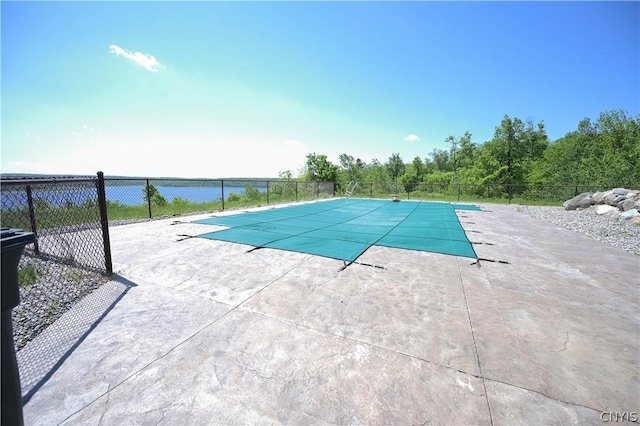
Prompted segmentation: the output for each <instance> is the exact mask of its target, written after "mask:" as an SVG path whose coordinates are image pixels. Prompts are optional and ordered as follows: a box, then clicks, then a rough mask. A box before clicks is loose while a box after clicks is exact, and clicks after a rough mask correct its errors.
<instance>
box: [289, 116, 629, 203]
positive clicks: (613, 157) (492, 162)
mask: <svg viewBox="0 0 640 426" xmlns="http://www.w3.org/2000/svg"><path fill="white" fill-rule="evenodd" d="M445 142H447V144H448V145H449V146H450V147H449V148H448V149H434V150H433V151H432V152H430V153H428V154H427V156H425V157H424V158H422V157H420V156H416V157H415V158H414V159H413V160H411V162H405V161H404V160H403V159H402V158H401V157H400V154H398V153H393V154H391V156H390V157H389V158H388V159H387V161H386V162H384V163H381V162H380V161H378V160H377V159H373V160H372V161H371V162H370V163H365V162H364V161H362V160H361V159H360V158H354V157H353V156H352V155H349V154H346V153H344V154H341V155H340V156H339V164H333V163H332V162H331V161H329V160H328V159H327V156H326V155H324V154H316V153H310V154H308V155H307V157H306V163H305V166H304V169H303V171H302V173H301V179H302V180H306V181H316V182H352V181H356V182H365V183H367V182H378V183H379V182H393V183H395V184H396V185H397V186H398V187H399V189H404V190H405V191H407V192H411V191H413V190H416V189H419V188H420V187H421V186H424V185H430V184H431V185H433V184H454V185H455V184H460V185H464V186H465V188H467V191H468V192H471V193H475V194H476V195H479V196H482V195H483V191H484V188H485V187H486V186H487V185H501V184H502V185H503V184H510V185H522V186H526V185H529V186H530V185H582V186H585V185H591V186H627V187H637V186H639V185H640V115H637V116H636V117H632V116H629V115H628V114H627V113H626V112H625V111H622V110H612V111H607V112H603V113H601V114H600V116H599V117H598V119H597V120H596V121H595V122H592V121H591V120H590V119H589V118H585V119H583V120H582V121H580V123H578V126H577V129H576V130H574V131H571V132H569V133H567V134H566V135H565V136H563V137H561V138H560V139H558V140H556V141H553V142H550V141H549V138H548V136H547V133H546V130H545V126H544V122H539V123H537V124H535V125H534V123H532V122H526V123H525V122H523V121H522V120H521V119H519V118H516V117H514V118H512V117H509V116H508V115H505V116H504V118H503V119H502V121H501V122H500V124H499V125H498V126H496V128H495V132H494V134H493V138H492V139H491V140H489V141H487V142H485V143H482V144H478V143H475V142H473V140H472V134H471V133H469V132H468V131H467V132H465V133H464V135H462V136H460V137H454V136H449V137H447V138H446V139H445ZM280 175H281V176H280V177H281V178H286V177H290V176H291V172H290V171H286V172H281V173H280ZM400 187H401V188H400Z"/></svg>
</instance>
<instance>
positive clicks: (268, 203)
mask: <svg viewBox="0 0 640 426" xmlns="http://www.w3.org/2000/svg"><path fill="white" fill-rule="evenodd" d="M267 205H269V181H267Z"/></svg>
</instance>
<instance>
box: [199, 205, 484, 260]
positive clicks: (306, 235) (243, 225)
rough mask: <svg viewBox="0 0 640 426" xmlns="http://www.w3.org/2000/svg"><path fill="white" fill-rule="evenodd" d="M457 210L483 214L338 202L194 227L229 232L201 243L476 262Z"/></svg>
mask: <svg viewBox="0 0 640 426" xmlns="http://www.w3.org/2000/svg"><path fill="white" fill-rule="evenodd" d="M456 209H465V210H479V209H478V208H477V207H476V206H471V205H463V206H454V205H451V204H449V203H434V202H418V201H416V202H401V203H398V202H392V201H387V200H360V199H338V200H331V201H326V202H317V203H311V204H302V205H297V206H290V207H284V208H277V209H269V210H262V211H254V212H249V213H243V214H237V215H229V216H220V217H212V218H207V219H202V220H198V221H195V223H202V224H211V225H221V226H228V227H230V228H228V229H224V230H220V231H216V232H209V233H206V234H202V235H199V237H202V238H209V239H214V240H221V241H229V242H235V243H242V244H248V245H252V246H254V247H256V248H274V249H281V250H288V251H296V252H301V253H309V254H314V255H319V256H324V257H329V258H333V259H339V260H344V261H348V262H353V261H355V260H356V259H357V258H358V257H359V256H360V255H362V253H364V252H365V251H366V250H367V249H368V248H369V247H371V246H372V245H377V246H383V247H394V248H404V249H409V250H420V251H431V252H436V253H443V254H451V255H456V256H463V257H470V258H477V256H476V253H475V251H474V250H473V247H472V245H471V243H470V242H469V240H468V238H467V236H466V234H465V232H464V229H463V228H462V226H461V225H460V222H459V220H458V217H457V216H456V214H455V210H456Z"/></svg>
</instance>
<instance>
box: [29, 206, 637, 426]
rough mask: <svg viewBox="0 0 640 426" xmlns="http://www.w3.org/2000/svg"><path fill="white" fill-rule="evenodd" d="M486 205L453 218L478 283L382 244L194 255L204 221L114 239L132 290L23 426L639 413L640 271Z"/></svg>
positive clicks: (40, 395) (106, 312)
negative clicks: (340, 251) (327, 252)
mask: <svg viewBox="0 0 640 426" xmlns="http://www.w3.org/2000/svg"><path fill="white" fill-rule="evenodd" d="M403 202H409V201H403ZM481 207H482V208H483V209H484V210H485V211H482V212H471V211H461V212H458V216H459V218H460V221H461V223H462V224H463V227H464V228H465V230H466V231H467V235H468V236H469V239H470V240H471V241H472V242H474V243H477V244H475V245H474V248H475V249H476V252H477V253H478V256H479V257H480V258H482V259H488V260H480V267H478V266H477V265H476V264H473V263H474V260H473V259H469V258H462V257H455V256H447V255H439V254H434V253H426V252H418V251H408V250H399V249H391V248H385V247H371V248H370V249H369V250H368V251H367V252H365V253H364V254H363V256H361V257H360V258H359V259H358V262H360V263H356V264H352V265H350V266H348V267H347V268H346V269H344V270H341V269H342V267H343V266H344V263H343V262H342V261H338V260H333V259H327V258H322V257H318V256H312V255H307V254H301V253H294V252H286V251H279V250H271V249H259V250H253V251H249V250H250V249H251V247H249V246H245V245H241V244H234V243H227V242H222V241H214V240H208V239H201V238H189V236H193V235H197V234H200V233H204V232H210V231H212V230H215V229H222V228H220V227H214V226H211V225H200V224H193V223H189V222H190V220H194V219H195V217H189V218H180V219H179V220H174V219H167V220H159V221H153V222H149V223H139V224H133V225H124V226H117V227H112V228H111V230H110V232H111V241H112V252H113V260H114V267H115V269H116V270H117V272H118V276H117V277H116V281H114V282H112V283H109V285H111V286H115V285H116V284H117V285H119V286H120V287H123V288H124V287H126V291H123V292H121V293H119V294H120V296H119V297H118V298H114V299H113V303H112V304H111V305H109V307H108V309H105V308H104V306H105V303H102V304H100V305H99V306H100V309H101V310H102V311H103V314H102V316H101V317H100V318H99V319H98V320H97V321H96V322H95V324H94V325H93V327H92V328H91V329H90V330H88V331H87V332H86V333H84V334H83V335H82V337H81V338H80V339H79V340H78V341H77V343H76V344H75V345H74V346H73V347H71V348H70V349H69V350H68V351H66V352H65V355H64V357H63V358H62V359H61V360H60V362H58V363H56V364H55V366H54V367H52V368H51V370H50V371H49V373H48V374H47V376H46V377H44V378H43V379H41V380H40V381H39V382H38V385H37V386H35V387H33V386H31V385H29V386H28V389H26V391H27V392H29V398H28V402H27V403H26V405H25V406H24V416H25V423H26V424H28V425H29V424H36V425H40V424H42V425H49V424H61V423H64V424H96V425H97V424H112V425H121V424H234V423H236V424H237V423H243V424H246V423H252V424H253V423H261V424H262V423H285V424H310V423H313V424H318V423H321V424H347V423H348V424H351V423H355V424H541V423H546V424H601V423H602V419H603V418H608V417H607V415H606V413H612V412H613V413H624V412H627V413H638V412H640V402H639V401H640V378H639V371H640V345H639V341H640V309H639V305H640V303H639V302H640V286H639V281H640V258H639V257H638V256H636V255H633V254H629V253H626V252H624V251H621V250H619V249H616V248H613V247H609V246H606V245H603V244H601V243H598V242H596V241H593V240H590V239H588V238H586V237H583V236H581V235H578V234H576V233H573V232H571V231H568V230H564V229H560V228H557V227H555V226H554V225H551V224H548V223H545V222H542V221H538V220H535V219H533V218H531V217H529V216H526V215H524V214H522V213H519V212H518V211H517V210H516V209H515V208H514V207H511V206H499V205H489V204H487V205H482V206H481ZM200 217H203V216H199V217H198V218H200ZM489 260H493V261H495V262H492V261H489ZM87 300H90V299H87ZM87 303H89V302H85V305H86V304H87ZM81 306H82V305H81ZM83 312H86V309H85V310H84V311H83V310H82V309H74V310H72V311H70V312H68V313H67V314H66V315H65V316H64V317H63V318H62V319H61V320H59V321H58V322H57V323H56V324H55V325H54V327H51V328H50V330H51V331H47V332H45V333H44V334H43V335H41V336H40V337H39V338H38V339H36V340H34V341H33V342H31V343H30V344H29V345H27V346H26V347H25V348H24V349H22V350H21V351H20V352H18V358H19V361H20V360H22V363H23V364H24V362H25V360H28V359H30V357H31V358H33V357H34V356H37V355H38V354H41V353H44V352H43V351H45V352H46V345H47V344H49V345H51V344H52V343H50V342H51V339H49V340H48V339H47V333H49V332H54V331H55V330H56V329H57V330H60V329H65V328H66V329H72V328H74V327H75V326H77V324H81V323H83V321H82V319H81V318H80V317H78V315H83ZM74 315H75V316H74ZM84 322H86V320H85V321H84ZM48 342H49V343H48ZM46 353H56V352H55V351H53V352H51V351H50V352H46ZM23 364H21V365H23ZM23 382H24V380H23ZM32 382H34V380H31V379H30V382H29V383H32ZM24 392H25V389H23V393H24ZM603 413H605V415H604V416H603ZM636 415H637V414H636Z"/></svg>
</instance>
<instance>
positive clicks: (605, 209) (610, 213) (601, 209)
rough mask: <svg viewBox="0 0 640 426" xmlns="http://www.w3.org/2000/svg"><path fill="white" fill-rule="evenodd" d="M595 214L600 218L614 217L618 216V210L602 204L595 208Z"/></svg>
mask: <svg viewBox="0 0 640 426" xmlns="http://www.w3.org/2000/svg"><path fill="white" fill-rule="evenodd" d="M596 213H598V214H599V215H600V216H607V217H615V216H618V209H617V208H615V207H613V206H608V205H606V204H603V205H599V206H598V207H597V208H596Z"/></svg>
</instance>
